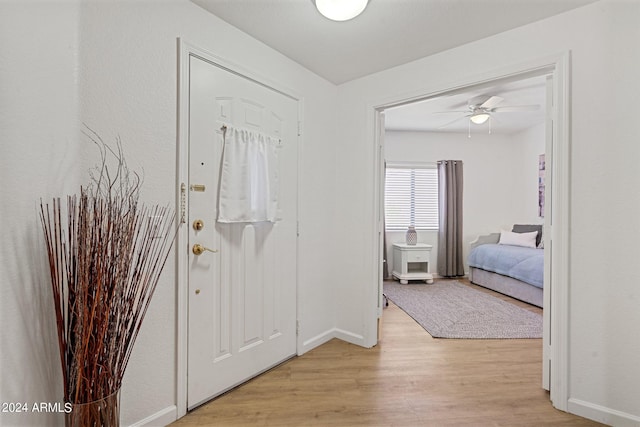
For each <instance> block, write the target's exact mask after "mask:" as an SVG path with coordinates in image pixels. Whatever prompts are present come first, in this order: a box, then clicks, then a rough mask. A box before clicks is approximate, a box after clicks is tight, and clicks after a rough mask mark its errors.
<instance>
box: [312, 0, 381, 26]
mask: <svg viewBox="0 0 640 427" xmlns="http://www.w3.org/2000/svg"><path fill="white" fill-rule="evenodd" d="M311 1H312V2H313V3H314V4H315V6H316V9H318V12H320V13H321V14H322V15H323V16H325V17H326V18H328V19H331V20H332V21H348V20H349V19H353V18H355V17H356V16H358V15H360V14H361V13H362V12H363V11H364V9H365V8H366V7H367V3H369V0H311Z"/></svg>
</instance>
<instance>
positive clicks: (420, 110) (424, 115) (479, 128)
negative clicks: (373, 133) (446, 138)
mask: <svg viewBox="0 0 640 427" xmlns="http://www.w3.org/2000/svg"><path fill="white" fill-rule="evenodd" d="M545 81H546V79H545V76H539V77H533V78H527V79H523V80H519V81H512V82H506V83H496V84H494V85H490V86H483V87H482V88H477V89H470V90H469V91H465V92H463V93H455V94H452V95H443V96H439V97H437V98H432V99H427V100H425V101H420V102H414V103H412V104H408V105H404V106H400V107H394V108H389V109H387V110H385V128H386V129H387V130H401V131H422V132H448V133H469V132H471V134H472V135H473V134H475V133H488V132H489V130H491V133H496V134H512V133H516V132H520V131H522V130H524V129H527V128H530V127H532V126H535V125H538V124H542V123H544V119H545V99H546V96H545V93H546V91H545ZM490 96H500V97H502V98H504V99H503V101H502V102H500V104H498V105H497V107H512V106H524V105H536V106H539V109H537V110H535V111H518V112H495V113H492V114H491V119H490V121H488V122H487V123H484V124H482V125H476V124H473V123H469V119H468V118H467V117H465V116H466V115H467V114H468V112H467V110H468V107H467V105H468V103H469V100H471V99H474V98H476V97H481V98H482V97H484V98H488V97H490Z"/></svg>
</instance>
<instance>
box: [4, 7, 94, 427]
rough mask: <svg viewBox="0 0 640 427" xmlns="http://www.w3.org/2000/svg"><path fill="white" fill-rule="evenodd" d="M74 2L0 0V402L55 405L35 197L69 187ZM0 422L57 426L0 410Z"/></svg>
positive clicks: (54, 365)
mask: <svg viewBox="0 0 640 427" xmlns="http://www.w3.org/2000/svg"><path fill="white" fill-rule="evenodd" d="M77 19H78V6H77V4H75V3H74V2H66V3H52V2H38V3H24V2H17V1H16V2H0V184H1V185H0V191H1V195H2V197H1V199H2V201H1V202H0V224H1V225H2V226H1V227H0V325H2V326H1V327H0V342H1V343H2V344H0V378H1V381H0V396H1V397H0V401H1V402H7V403H8V402H24V403H27V404H28V409H29V412H30V411H31V405H32V404H34V403H38V402H61V401H62V382H61V375H60V358H59V356H58V348H57V339H56V336H55V326H54V318H55V317H54V313H53V306H52V304H51V290H50V289H51V285H50V284H49V283H50V282H49V269H48V263H47V261H46V260H45V254H44V241H43V238H42V228H41V226H40V221H39V216H38V212H39V201H40V198H42V199H43V200H44V201H45V202H49V203H51V198H52V197H54V196H57V195H65V194H66V193H67V192H69V191H73V189H75V187H76V185H77V182H78V175H79V170H81V169H82V168H83V160H82V159H81V158H79V156H78V147H79V144H78V136H79V127H78V123H77V111H78V99H77V98H78V94H77V69H78V64H77V43H78V29H77ZM0 424H2V425H12V426H21V425H22V426H33V425H59V424H60V422H59V418H58V416H57V415H56V414H47V413H41V414H24V413H4V412H3V413H0Z"/></svg>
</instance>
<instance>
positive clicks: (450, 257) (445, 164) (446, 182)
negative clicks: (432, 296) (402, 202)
mask: <svg viewBox="0 0 640 427" xmlns="http://www.w3.org/2000/svg"><path fill="white" fill-rule="evenodd" d="M438 209H439V211H438V216H439V230H438V274H439V275H440V276H443V277H456V276H464V258H463V256H462V161H461V160H441V161H439V162H438Z"/></svg>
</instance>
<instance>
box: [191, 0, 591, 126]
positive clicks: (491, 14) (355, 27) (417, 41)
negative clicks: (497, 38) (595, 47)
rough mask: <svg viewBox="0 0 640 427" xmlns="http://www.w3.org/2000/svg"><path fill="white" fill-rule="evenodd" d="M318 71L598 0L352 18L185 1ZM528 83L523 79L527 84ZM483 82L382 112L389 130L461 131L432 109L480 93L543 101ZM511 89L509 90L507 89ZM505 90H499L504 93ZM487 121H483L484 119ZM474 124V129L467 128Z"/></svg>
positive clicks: (286, 1) (423, 50) (373, 2)
mask: <svg viewBox="0 0 640 427" xmlns="http://www.w3.org/2000/svg"><path fill="white" fill-rule="evenodd" d="M191 1H192V2H193V3H195V4H197V5H199V6H201V7H203V8H204V9H205V10H208V11H209V12H211V13H213V14H214V15H216V16H218V17H219V18H221V19H223V20H224V21H226V22H228V23H229V24H231V25H233V26H235V27H237V28H239V29H240V30H242V31H243V32H245V33H247V34H249V35H251V36H253V37H254V38H256V39H258V40H260V41H262V42H263V43H265V44H266V45H268V46H270V47H271V48H273V49H275V50H277V51H279V52H281V53H282V54H284V55H285V56H287V57H289V58H290V59H292V60H293V61H295V62H297V63H299V64H301V65H302V66H304V67H305V68H307V69H309V70H311V71H312V72H314V73H316V74H318V75H319V76H321V77H324V78H325V79H327V80H329V81H331V82H333V83H335V84H341V83H344V82H347V81H349V80H353V79H356V78H359V77H362V76H365V75H368V74H372V73H375V72H378V71H381V70H385V69H388V68H391V67H394V66H398V65H401V64H405V63H407V62H410V61H413V60H416V59H419V58H423V57H425V56H428V55H432V54H435V53H438V52H441V51H444V50H447V49H451V48H453V47H456V46H460V45H463V44H466V43H469V42H472V41H474V40H477V39H481V38H485V37H488V36H491V35H494V34H498V33H501V32H503V31H507V30H509V29H512V28H516V27H519V26H522V25H525V24H528V23H531V22H534V21H538V20H540V19H544V18H546V17H549V16H552V15H556V14H559V13H562V12H564V11H567V10H570V9H573V8H576V7H580V6H583V5H585V4H588V3H593V2H594V1H596V0H370V1H369V5H368V7H367V8H366V9H365V11H364V12H363V13H362V14H361V15H360V16H358V17H356V18H354V19H352V20H350V21H344V22H334V21H330V20H328V19H326V18H324V17H323V16H322V15H320V14H319V13H318V12H317V10H316V8H315V6H314V4H313V1H312V0H191ZM525 86H527V85H525ZM517 89H518V88H517V87H515V88H514V87H509V86H507V87H503V86H500V87H496V88H493V89H491V90H489V89H487V88H485V89H483V90H482V91H480V93H479V92H478V91H472V92H470V93H467V94H460V95H456V96H449V97H445V98H439V99H435V100H431V101H428V102H424V103H422V104H421V105H415V106H406V107H403V108H398V109H396V111H391V110H388V112H387V128H389V129H402V130H423V131H439V132H441V131H446V132H467V130H468V128H467V123H466V122H465V121H460V122H458V123H456V124H454V125H452V126H447V127H446V128H443V129H438V128H439V127H440V126H441V125H442V124H443V123H442V119H443V118H444V117H447V118H448V119H450V120H448V121H451V120H453V119H455V118H456V116H455V115H454V116H452V115H451V114H442V115H441V116H442V117H438V118H437V120H436V118H435V117H433V115H432V114H430V111H435V110H437V111H445V110H447V109H449V108H451V107H452V106H456V105H457V106H458V107H457V108H456V110H459V109H460V106H462V107H463V109H464V108H465V105H466V101H467V99H469V98H472V97H474V96H476V95H479V94H488V95H499V96H502V97H503V98H505V100H504V101H503V102H502V104H501V106H507V105H523V104H536V103H538V104H541V105H543V101H544V90H543V88H540V87H538V88H537V89H533V88H530V89H529V90H527V89H523V88H520V89H518V90H517ZM508 91H510V92H508ZM503 95H504V96H503ZM541 114H542V109H541V111H540V112H538V114H527V113H502V114H500V115H495V116H494V117H495V120H493V121H492V128H493V129H492V131H493V132H494V133H509V132H514V131H517V130H521V129H524V128H526V127H530V126H533V125H534V124H537V123H538V122H540V120H542V119H541ZM482 126H485V125H482ZM472 130H473V129H472Z"/></svg>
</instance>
